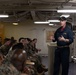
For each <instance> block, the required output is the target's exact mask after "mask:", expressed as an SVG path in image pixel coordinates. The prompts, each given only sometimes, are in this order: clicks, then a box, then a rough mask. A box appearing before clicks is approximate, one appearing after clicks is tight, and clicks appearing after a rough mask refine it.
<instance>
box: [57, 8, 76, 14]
mask: <svg viewBox="0 0 76 75" xmlns="http://www.w3.org/2000/svg"><path fill="white" fill-rule="evenodd" d="M57 12H58V13H76V9H65V10H64V9H63V10H57Z"/></svg>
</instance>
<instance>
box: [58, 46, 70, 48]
mask: <svg viewBox="0 0 76 75" xmlns="http://www.w3.org/2000/svg"><path fill="white" fill-rule="evenodd" d="M65 47H69V46H57V48H65Z"/></svg>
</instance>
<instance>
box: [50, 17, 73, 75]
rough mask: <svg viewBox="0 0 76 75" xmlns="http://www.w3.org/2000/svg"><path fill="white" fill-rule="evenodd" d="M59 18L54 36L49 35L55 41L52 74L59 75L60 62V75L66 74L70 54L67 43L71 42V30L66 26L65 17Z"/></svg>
mask: <svg viewBox="0 0 76 75" xmlns="http://www.w3.org/2000/svg"><path fill="white" fill-rule="evenodd" d="M59 20H60V25H61V27H60V28H58V29H57V30H56V32H55V34H54V37H51V40H53V41H57V48H56V50H55V58H54V72H53V75H59V70H60V64H61V66H62V75H68V70H69V55H70V48H69V45H70V44H71V43H72V42H73V32H72V30H71V29H70V28H69V27H68V26H67V24H66V21H67V20H66V18H65V17H61V18H60V19H59Z"/></svg>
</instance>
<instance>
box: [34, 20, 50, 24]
mask: <svg viewBox="0 0 76 75" xmlns="http://www.w3.org/2000/svg"><path fill="white" fill-rule="evenodd" d="M34 23H35V24H49V22H48V21H36V22H34Z"/></svg>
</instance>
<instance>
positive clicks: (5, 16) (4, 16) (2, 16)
mask: <svg viewBox="0 0 76 75" xmlns="http://www.w3.org/2000/svg"><path fill="white" fill-rule="evenodd" d="M0 17H1V18H7V17H9V15H0Z"/></svg>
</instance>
